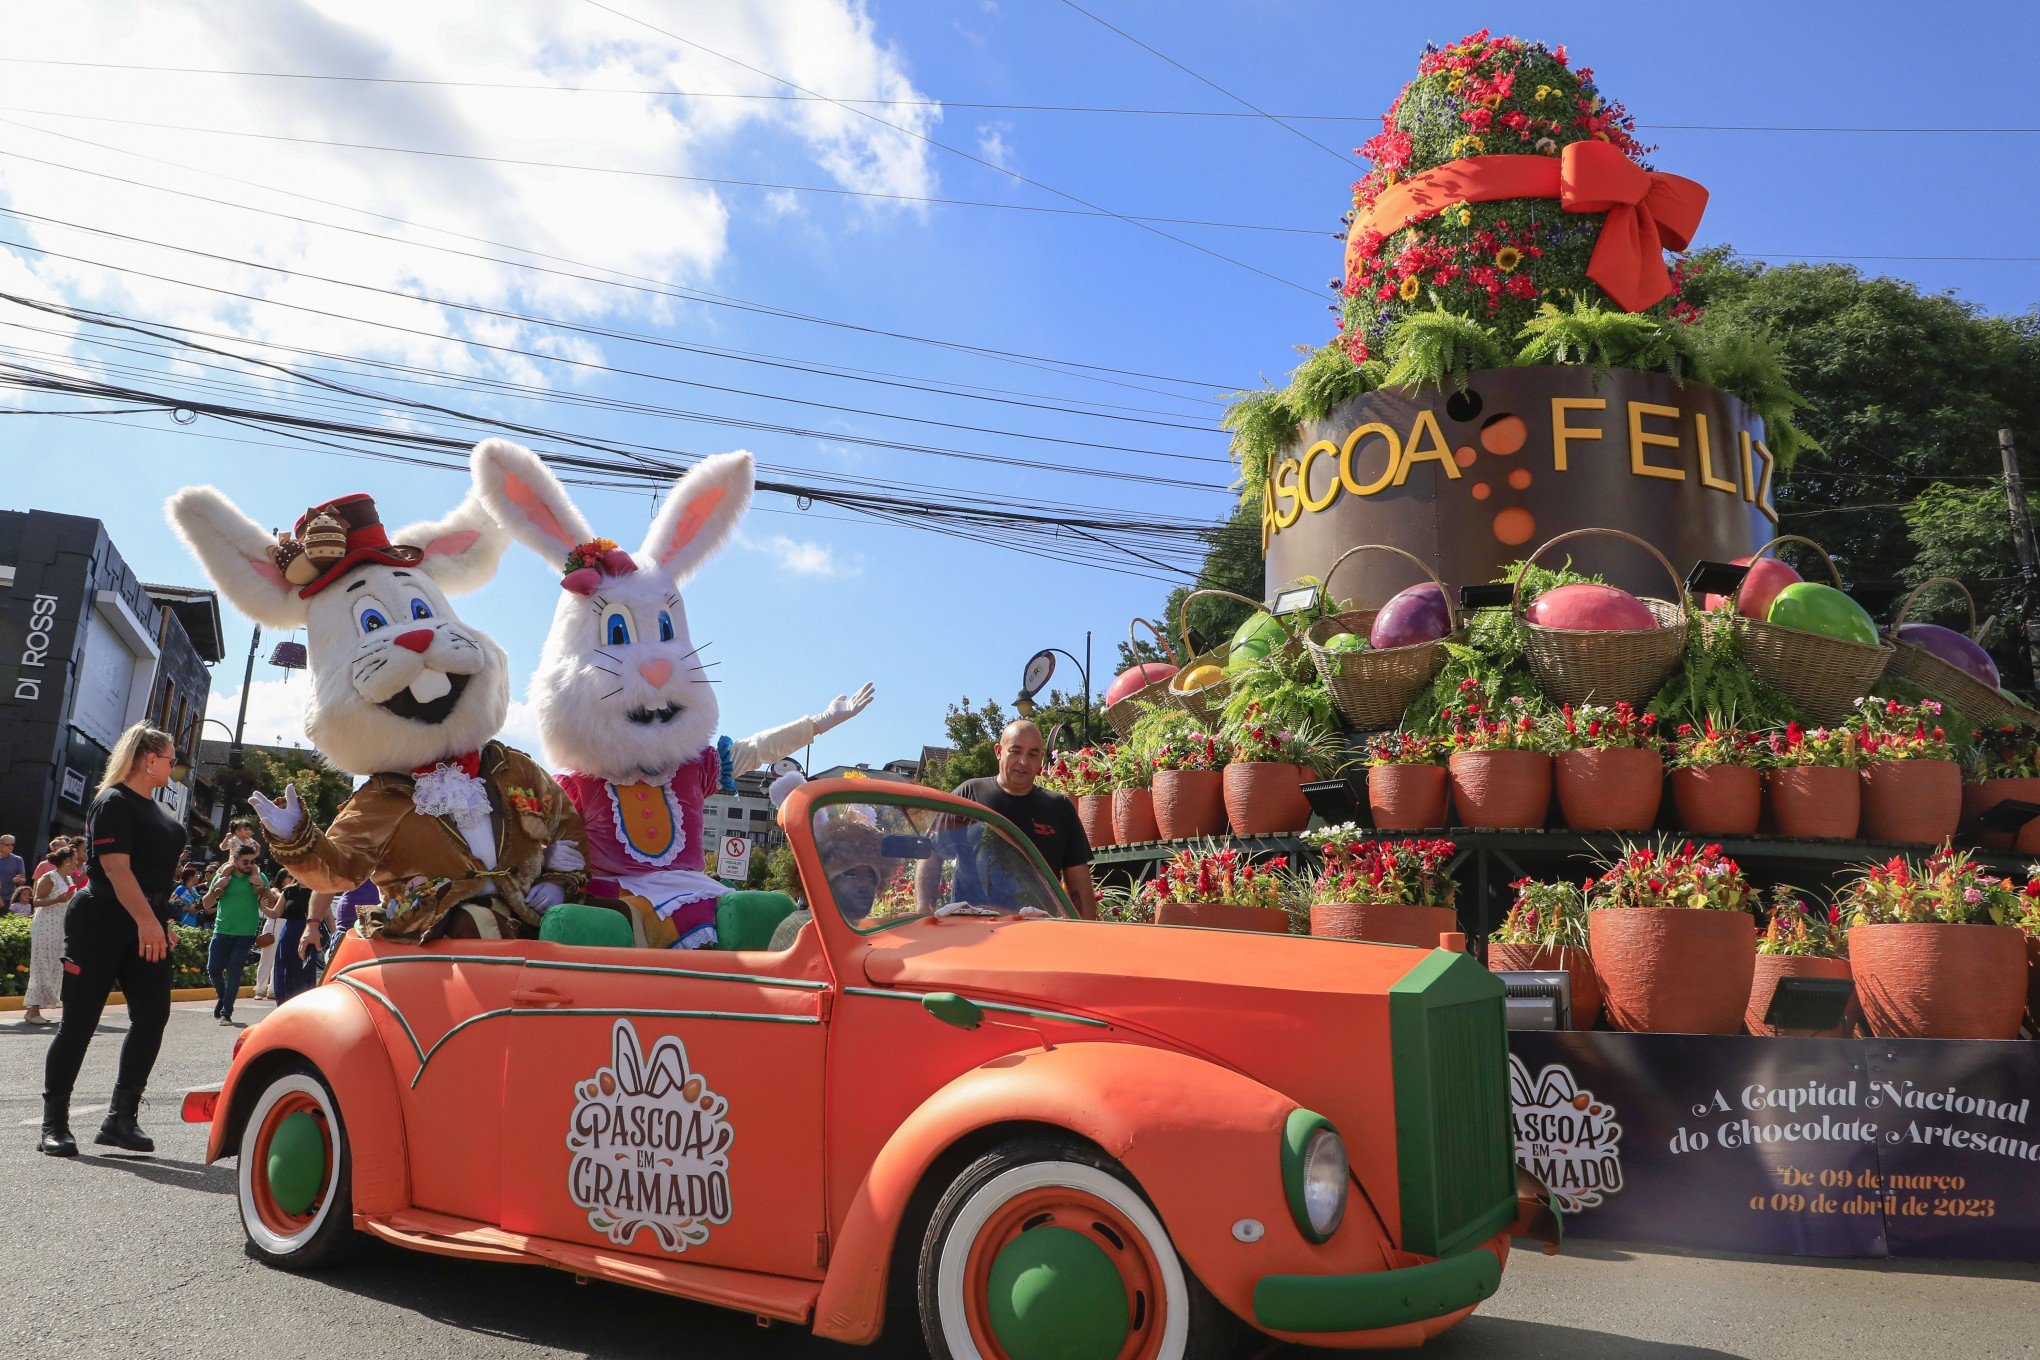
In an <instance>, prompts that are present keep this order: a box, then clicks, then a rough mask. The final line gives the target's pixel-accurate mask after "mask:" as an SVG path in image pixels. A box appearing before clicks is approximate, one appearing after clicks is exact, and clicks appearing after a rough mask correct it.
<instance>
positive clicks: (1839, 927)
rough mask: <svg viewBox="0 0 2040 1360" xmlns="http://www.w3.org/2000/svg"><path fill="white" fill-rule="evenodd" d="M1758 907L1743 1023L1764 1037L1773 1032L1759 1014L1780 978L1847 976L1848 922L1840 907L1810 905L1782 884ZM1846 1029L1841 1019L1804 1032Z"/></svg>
mask: <svg viewBox="0 0 2040 1360" xmlns="http://www.w3.org/2000/svg"><path fill="white" fill-rule="evenodd" d="M1764 911H1765V917H1766V919H1765V922H1764V929H1763V933H1762V934H1760V935H1758V936H1757V970H1756V974H1755V976H1754V978H1753V979H1752V980H1751V982H1750V1001H1749V1007H1748V1009H1747V1011H1746V1012H1745V1013H1744V1016H1743V1028H1745V1029H1747V1030H1748V1031H1749V1032H1750V1033H1751V1034H1755V1035H1760V1036H1769V1035H1771V1034H1772V1033H1773V1032H1774V1031H1773V1030H1772V1027H1771V1026H1770V1025H1769V1024H1768V1023H1767V1022H1766V1021H1765V1020H1764V1016H1765V1015H1766V1014H1767V1013H1769V1011H1770V1009H1771V998H1772V996H1773V995H1774V994H1775V993H1776V992H1777V990H1778V983H1779V981H1780V980H1781V979H1784V978H1789V977H1813V978H1847V977H1848V976H1849V958H1848V946H1847V937H1848V926H1847V923H1846V922H1845V921H1844V920H1843V919H1842V913H1841V908H1840V907H1838V906H1835V905H1834V904H1832V903H1830V904H1829V905H1828V906H1827V907H1825V908H1821V907H1816V906H1814V905H1813V904H1812V903H1810V902H1808V901H1807V900H1806V898H1805V897H1804V896H1803V895H1802V894H1801V893H1800V891H1799V890H1798V889H1797V888H1794V887H1791V886H1789V885H1786V884H1782V883H1781V884H1778V885H1777V886H1775V887H1773V888H1772V889H1771V891H1770V892H1769V893H1768V894H1766V900H1765V905H1764ZM1846 1030H1847V1022H1846V1021H1844V1022H1843V1023H1842V1024H1839V1025H1837V1026H1836V1027H1835V1028H1834V1029H1833V1030H1829V1031H1824V1032H1823V1033H1822V1034H1821V1035H1818V1036H1807V1037H1830V1038H1831V1037H1839V1036H1840V1035H1842V1034H1844V1033H1845V1032H1846Z"/></svg>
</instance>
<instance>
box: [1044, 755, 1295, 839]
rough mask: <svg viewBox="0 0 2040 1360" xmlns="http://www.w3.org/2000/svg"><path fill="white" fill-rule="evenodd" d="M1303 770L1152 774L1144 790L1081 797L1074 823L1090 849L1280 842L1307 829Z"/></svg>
mask: <svg viewBox="0 0 2040 1360" xmlns="http://www.w3.org/2000/svg"><path fill="white" fill-rule="evenodd" d="M1310 777H1311V776H1310V774H1309V772H1308V771H1306V770H1305V769H1304V768H1303V766H1301V765H1283V764H1275V763H1272V762H1264V761H1240V762H1236V763H1234V764H1231V765H1227V766H1226V767H1225V768H1224V769H1221V770H1156V771H1155V773H1154V777H1153V781H1152V782H1151V783H1150V784H1149V785H1148V786H1147V787H1146V788H1124V789H1114V790H1113V791H1112V792H1111V793H1087V794H1083V795H1081V796H1080V797H1079V798H1078V799H1077V818H1078V820H1079V821H1081V822H1082V823H1083V826H1084V835H1085V836H1086V837H1087V838H1088V839H1089V840H1090V842H1091V847H1092V848H1093V849H1098V848H1100V847H1103V846H1108V845H1132V844H1135V843H1138V842H1141V841H1158V840H1159V841H1180V840H1195V839H1198V838H1200V837H1204V836H1222V835H1224V834H1226V832H1227V831H1228V829H1229V830H1230V831H1231V832H1232V834H1233V835H1235V836H1279V835H1287V834H1290V833H1293V832H1297V831H1301V830H1303V829H1304V828H1305V827H1306V826H1308V825H1310V801H1309V800H1308V799H1306V798H1305V797H1304V796H1303V786H1304V784H1305V782H1306V781H1308V780H1309V779H1310Z"/></svg>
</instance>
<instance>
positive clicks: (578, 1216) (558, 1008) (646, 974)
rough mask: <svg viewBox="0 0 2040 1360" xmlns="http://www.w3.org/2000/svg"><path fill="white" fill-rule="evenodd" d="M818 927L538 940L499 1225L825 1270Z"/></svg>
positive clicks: (508, 1126)
mask: <svg viewBox="0 0 2040 1360" xmlns="http://www.w3.org/2000/svg"><path fill="white" fill-rule="evenodd" d="M832 997H833V986H832V983H831V982H830V981H829V980H828V973H827V968H826V964H825V962H824V959H823V955H822V950H821V946H820V943H819V941H818V940H817V938H816V932H815V931H814V930H812V929H809V930H806V931H803V932H802V936H801V939H800V940H799V941H798V942H797V943H796V944H795V945H794V946H793V947H792V948H790V949H788V950H785V951H783V952H782V953H780V954H765V953H734V952H722V951H718V950H696V951H678V950H665V951H659V952H648V951H645V950H641V949H639V950H632V949H594V948H585V947H579V946H571V945H553V944H537V945H533V946H532V947H531V954H530V957H529V958H528V959H527V961H526V963H525V966H524V969H523V970H522V972H521V973H520V974H519V977H518V982H517V989H516V993H515V998H514V1001H515V1004H516V1005H517V1006H518V1007H519V1008H520V1014H521V1015H523V1016H525V1017H526V1018H524V1019H522V1020H520V1021H518V1022H516V1023H515V1025H514V1027H513V1029H514V1032H513V1033H512V1034H511V1036H510V1050H509V1086H508V1099H507V1102H506V1106H505V1110H504V1123H503V1129H504V1132H503V1163H502V1175H503V1193H502V1201H503V1219H502V1222H503V1226H504V1227H505V1228H508V1229H509V1230H511V1231H513V1232H522V1233H529V1234H532V1235H534V1236H539V1237H547V1238H552V1239H555V1240H559V1241H564V1242H573V1243H581V1244H587V1245H597V1246H606V1247H610V1248H621V1249H622V1250H625V1251H629V1252H634V1253H637V1254H640V1255H645V1256H653V1257H665V1258H669V1259H678V1260H685V1261H687V1262H689V1263H691V1264H699V1265H714V1266H728V1267H733V1268H737V1269H742V1270H750V1271H760V1272H765V1273H770V1274H777V1275H787V1276H795V1277H803V1278H809V1279H819V1278H821V1275H822V1266H823V1264H824V1260H825V1250H824V1246H823V1242H824V1239H823V1236H822V1234H823V1231H824V1228H825V1224H824V1221H823V1166H824V1159H823V1148H822V1096H823V1092H822V1072H823V1059H824V1055H825V1051H826V1047H827V1024H826V1020H827V1014H828V1011H829V1008H830V1001H831V999H832Z"/></svg>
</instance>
